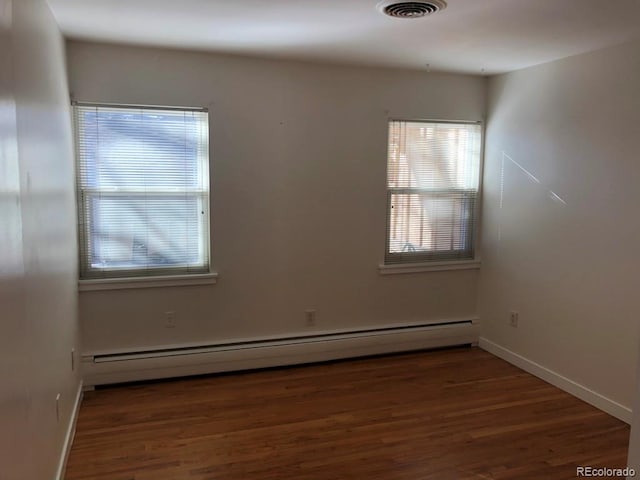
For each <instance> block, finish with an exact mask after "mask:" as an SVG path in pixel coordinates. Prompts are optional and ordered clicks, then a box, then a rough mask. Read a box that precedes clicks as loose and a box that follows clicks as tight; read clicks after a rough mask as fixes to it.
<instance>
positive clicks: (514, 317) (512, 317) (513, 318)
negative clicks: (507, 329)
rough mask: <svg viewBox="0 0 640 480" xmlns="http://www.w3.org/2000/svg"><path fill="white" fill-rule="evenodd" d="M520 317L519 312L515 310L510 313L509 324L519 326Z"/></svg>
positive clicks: (514, 326)
mask: <svg viewBox="0 0 640 480" xmlns="http://www.w3.org/2000/svg"><path fill="white" fill-rule="evenodd" d="M518 317H519V313H518V312H516V311H515V310H513V311H511V312H510V313H509V325H511V326H512V327H513V328H518Z"/></svg>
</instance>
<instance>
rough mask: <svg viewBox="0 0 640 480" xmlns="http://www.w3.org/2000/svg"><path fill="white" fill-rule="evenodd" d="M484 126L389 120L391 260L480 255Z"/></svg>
mask: <svg viewBox="0 0 640 480" xmlns="http://www.w3.org/2000/svg"><path fill="white" fill-rule="evenodd" d="M481 137H482V128H481V125H480V124H477V123H453V122H451V123H450V122H430V121H402V120H393V121H391V122H389V151H388V163H387V211H388V212H387V213H388V216H387V248H386V255H385V263H386V264H397V263H416V262H428V261H450V260H467V259H473V257H474V237H475V230H476V217H477V215H476V203H477V198H478V184H479V178H480V150H481V141H482V138H481Z"/></svg>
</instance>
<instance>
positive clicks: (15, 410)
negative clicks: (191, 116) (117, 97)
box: [0, 0, 79, 480]
mask: <svg viewBox="0 0 640 480" xmlns="http://www.w3.org/2000/svg"><path fill="white" fill-rule="evenodd" d="M71 148H72V144H71V132H70V125H69V98H68V94H67V79H66V72H65V55H64V44H63V41H62V38H61V36H60V33H59V31H58V29H57V26H56V24H55V22H54V20H53V17H52V15H51V13H50V11H49V8H48V6H47V5H46V3H45V1H44V0H20V1H12V0H0V224H1V227H0V305H2V315H1V316H0V331H1V332H2V333H1V334H0V425H1V427H0V478H2V479H3V480H5V479H6V480H14V479H15V480H43V479H52V478H54V476H55V474H56V470H57V468H58V462H59V460H60V456H61V453H62V449H63V443H64V440H65V435H66V434H67V429H68V427H69V424H70V420H71V412H72V409H73V405H74V402H75V400H76V396H77V393H78V387H79V377H78V375H77V373H73V372H72V370H71V349H72V348H76V350H77V337H78V332H77V330H78V329H77V314H76V310H77V306H76V304H77V294H76V275H77V274H76V257H77V253H76V228H75V218H74V211H73V209H74V190H73V161H72V150H71ZM57 394H60V396H61V397H60V420H59V421H58V420H57V415H56V395H57Z"/></svg>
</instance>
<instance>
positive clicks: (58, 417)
mask: <svg viewBox="0 0 640 480" xmlns="http://www.w3.org/2000/svg"><path fill="white" fill-rule="evenodd" d="M56 420H57V421H58V423H60V394H57V395H56Z"/></svg>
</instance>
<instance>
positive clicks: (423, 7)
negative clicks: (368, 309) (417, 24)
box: [378, 0, 447, 18]
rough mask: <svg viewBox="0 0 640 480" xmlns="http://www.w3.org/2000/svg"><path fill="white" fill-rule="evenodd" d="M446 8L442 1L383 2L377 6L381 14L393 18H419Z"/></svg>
mask: <svg viewBox="0 0 640 480" xmlns="http://www.w3.org/2000/svg"><path fill="white" fill-rule="evenodd" d="M446 7H447V3H446V2H445V1H444V0H424V1H416V2H398V1H390V2H389V1H385V2H382V3H381V4H380V5H378V8H379V9H380V11H381V12H382V13H384V14H385V15H388V16H390V17H394V18H421V17H426V16H427V15H431V14H432V13H436V12H437V11H439V10H443V9H445V8H446Z"/></svg>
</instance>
